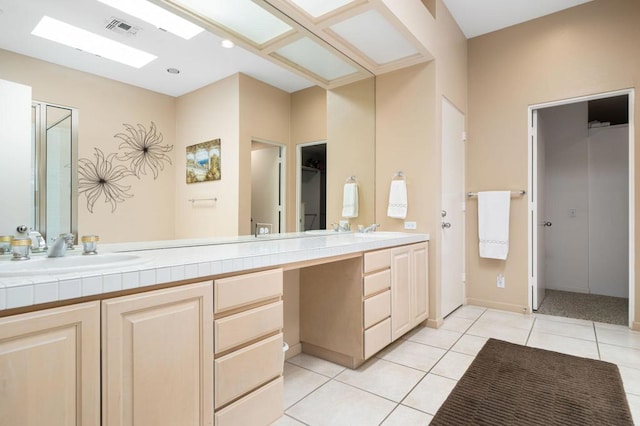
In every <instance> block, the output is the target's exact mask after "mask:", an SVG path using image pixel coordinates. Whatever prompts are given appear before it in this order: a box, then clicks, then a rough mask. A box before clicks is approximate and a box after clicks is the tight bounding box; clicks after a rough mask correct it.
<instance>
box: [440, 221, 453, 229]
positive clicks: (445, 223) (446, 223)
mask: <svg viewBox="0 0 640 426" xmlns="http://www.w3.org/2000/svg"><path fill="white" fill-rule="evenodd" d="M444 228H451V224H450V223H449V222H442V229H444Z"/></svg>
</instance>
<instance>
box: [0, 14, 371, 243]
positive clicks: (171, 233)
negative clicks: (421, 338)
mask: <svg viewBox="0 0 640 426" xmlns="http://www.w3.org/2000/svg"><path fill="white" fill-rule="evenodd" d="M45 3H46V4H48V2H45ZM89 3H90V4H93V3H91V2H89ZM63 9H64V8H63ZM64 10H66V9H64ZM146 34H148V35H149V36H150V37H151V36H152V35H153V34H155V33H153V32H152V31H148V32H147V33H146ZM162 36H163V37H166V35H165V34H164V33H162ZM196 41H197V40H196ZM152 43H159V42H157V41H154V42H152ZM185 43H189V46H197V44H194V43H195V42H193V41H190V42H185ZM197 49H198V48H195V47H194V49H193V52H194V54H196V53H198V52H201V53H202V55H201V56H206V55H204V52H208V50H206V49H204V48H200V49H201V50H197ZM51 52H52V55H56V54H57V53H58V52H63V51H62V50H60V51H58V50H56V49H52V50H51ZM76 53H77V52H76V51H73V52H67V54H68V55H69V56H68V58H69V61H68V64H69V65H71V64H73V63H74V62H73V61H72V60H71V59H73V58H74V56H71V55H75V54H76ZM65 57H66V56H64V55H62V53H61V58H60V59H59V61H54V60H53V58H51V59H50V60H47V61H43V60H41V59H37V58H34V57H29V56H25V55H23V54H20V53H14V52H10V51H8V50H2V49H0V63H2V64H3V66H2V67H0V78H2V79H6V80H10V81H11V82H18V83H20V84H23V85H25V86H28V87H27V88H28V89H29V93H28V98H29V102H28V103H27V105H26V107H24V111H25V115H26V119H25V120H24V121H25V124H24V125H22V127H24V128H25V132H24V133H25V135H22V136H21V138H20V139H24V140H25V141H26V143H25V144H24V145H25V146H26V147H29V146H30V144H29V137H30V135H29V130H30V128H29V119H30V117H29V111H30V110H29V106H30V105H31V99H32V98H33V97H35V98H37V99H39V100H43V101H51V102H55V103H57V104H63V105H73V106H74V107H77V108H79V109H81V110H82V111H83V120H82V126H83V127H82V129H80V139H79V140H78V141H77V143H78V146H77V149H78V150H79V157H82V158H93V155H94V152H95V150H96V149H100V150H102V151H103V152H104V153H112V152H113V151H114V150H115V149H116V148H115V146H117V141H115V140H114V134H117V133H118V132H121V131H122V125H123V123H144V124H145V125H147V126H148V123H150V122H154V123H155V124H156V126H157V128H158V129H159V130H160V131H161V132H162V134H163V136H164V142H163V143H165V144H169V145H175V149H174V150H173V151H172V152H171V153H170V154H168V155H170V157H171V164H168V165H167V167H165V171H164V172H163V173H161V174H160V175H159V176H158V177H157V179H155V177H154V178H152V177H151V176H147V179H133V178H132V179H130V180H129V181H127V182H126V185H127V186H129V185H130V186H131V191H130V193H131V194H132V197H128V198H127V200H126V203H122V204H121V205H120V206H119V207H118V210H117V211H114V210H113V208H112V206H111V205H110V204H108V203H96V209H95V210H94V211H90V210H89V209H87V208H86V206H85V203H84V202H83V203H81V205H79V206H77V207H78V209H77V214H78V216H77V219H76V216H75V215H76V206H75V204H74V203H77V200H78V198H77V195H76V193H77V188H74V187H73V186H72V187H71V189H70V193H69V192H67V195H63V194H64V192H62V189H63V188H57V189H54V188H48V187H46V185H44V184H43V182H42V181H39V182H38V183H36V182H35V181H34V182H33V183H32V188H31V189H32V191H31V194H30V195H29V198H30V199H31V200H33V201H30V200H25V202H24V203H20V205H21V206H22V205H23V204H28V206H25V207H24V208H23V207H21V208H16V210H17V211H19V212H23V213H24V218H23V217H22V216H20V215H17V214H16V215H12V216H7V215H5V214H2V215H1V217H0V227H3V229H4V230H3V233H7V234H11V233H13V232H15V228H16V226H17V225H21V224H25V225H29V226H30V227H33V228H35V229H37V230H38V231H41V232H42V233H45V234H46V236H47V241H51V239H52V238H55V237H57V236H58V234H59V233H61V232H69V231H70V232H72V233H75V234H77V233H78V232H80V233H89V234H97V235H100V236H101V241H104V242H108V243H112V242H113V243H115V242H131V241H151V240H169V239H173V238H176V239H185V238H201V237H216V238H217V237H226V236H232V235H237V234H252V233H253V231H254V229H251V227H250V215H251V204H252V201H251V183H250V181H251V179H250V174H251V160H250V151H251V148H250V144H251V141H252V138H253V140H256V138H257V139H259V140H272V141H277V142H278V143H281V144H282V145H285V146H286V148H287V150H288V152H289V153H291V155H289V156H288V157H289V158H288V159H287V160H286V161H287V163H288V165H287V171H286V175H285V176H284V181H285V182H284V184H283V185H284V186H285V189H284V190H283V191H282V194H284V195H283V200H284V204H285V205H286V209H285V211H284V212H283V213H282V217H281V219H280V223H281V228H280V229H281V230H282V232H293V231H296V230H298V229H299V228H298V224H299V222H298V220H297V218H298V217H299V215H298V212H297V209H298V208H299V204H300V203H299V200H296V194H297V191H298V187H297V179H296V174H297V173H298V169H299V168H298V167H296V158H295V155H293V153H294V152H296V148H297V146H300V145H302V144H307V143H309V142H313V141H326V146H327V148H326V156H327V160H326V161H327V163H328V164H330V168H328V169H327V173H326V181H327V185H326V217H325V225H324V226H322V227H323V228H326V227H327V224H330V223H332V222H337V221H338V220H339V219H340V217H341V215H340V213H341V205H342V192H343V184H344V180H345V178H346V177H347V176H350V175H357V176H358V181H359V185H360V188H359V190H360V215H359V218H358V222H357V223H362V224H369V223H372V222H374V221H373V218H372V217H373V214H374V208H373V207H374V205H373V201H374V193H375V191H374V173H373V170H374V155H373V153H374V152H375V147H374V137H375V121H374V120H375V111H374V101H375V96H374V93H375V86H374V84H373V80H374V79H373V78H372V77H371V78H369V79H368V80H365V81H358V82H355V83H350V84H347V85H344V86H340V87H334V88H330V89H329V90H326V89H324V88H322V87H319V86H314V87H307V88H306V89H301V90H297V91H293V92H290V91H288V89H278V88H276V87H274V86H272V85H268V83H266V84H265V83H264V82H263V81H261V80H259V79H258V77H255V78H254V77H250V76H249V75H247V74H232V75H231V76H229V77H227V78H225V79H222V80H219V81H216V82H213V83H210V84H208V85H205V86H203V87H200V88H195V89H193V90H192V91H191V92H188V93H183V94H178V95H171V94H166V93H165V94H163V93H164V92H163V93H160V92H158V91H153V90H154V89H150V90H146V89H143V88H140V87H134V86H135V85H126V84H122V83H120V82H118V81H115V80H109V79H107V78H103V77H99V76H95V75H91V74H89V73H87V72H83V71H78V70H75V69H72V68H67V67H64V64H61V65H57V63H60V62H63V61H64V58H65ZM93 60H95V58H93V57H91V58H89V57H88V58H87V61H88V62H89V61H93ZM143 71H146V72H149V73H151V72H153V71H154V70H153V69H152V67H151V68H149V69H148V70H143ZM143 71H136V72H143ZM162 71H163V72H164V71H165V70H162ZM183 75H185V76H186V75H187V73H186V72H183V73H181V74H180V75H179V76H173V77H172V78H176V79H177V78H182V76H183ZM189 78H190V77H189ZM69 81H73V82H74V84H73V85H70V84H69ZM176 81H177V80H176ZM171 84H173V83H171ZM176 85H179V84H178V83H176ZM31 90H33V96H32V92H31ZM167 90H168V89H167ZM25 96H27V95H25ZM123 99H126V102H123ZM16 105H17V103H16V102H14V105H13V108H16ZM54 108H61V109H66V110H69V109H70V108H67V107H59V106H57V105H51V108H44V110H42V112H41V114H42V115H46V113H51V114H54V111H57V110H56V109H54ZM21 109H22V108H21ZM71 110H73V109H72V108H71ZM58 112H61V114H62V115H57V116H56V117H55V118H51V119H46V118H45V121H44V124H42V125H38V129H40V128H42V127H43V128H44V129H45V130H44V131H43V133H44V135H43V136H41V137H42V138H46V137H47V131H46V129H47V127H51V125H52V124H54V123H55V121H58V120H60V119H62V118H63V117H64V116H65V112H64V111H58ZM67 114H68V113H67ZM35 115H36V114H35V113H34V116H35ZM52 117H53V115H52ZM273 117H275V118H273ZM3 118H5V119H6V118H7V117H6V116H5V117H3ZM70 120H71V135H72V140H73V141H75V139H73V138H74V135H75V130H74V129H75V128H77V120H76V119H75V118H74V116H73V115H72V116H71V118H70ZM13 121H15V120H13ZM47 121H48V122H49V123H48V124H49V126H47ZM67 123H68V120H62V121H61V122H60V123H59V124H61V126H54V127H52V128H51V130H52V131H53V132H62V130H61V129H64V126H66V125H67ZM33 126H34V131H35V124H33ZM54 129H55V130H54ZM218 137H221V138H222V140H223V150H224V153H223V155H222V158H223V160H222V163H223V165H222V167H223V169H224V171H223V178H222V179H221V180H220V181H215V182H205V183H197V184H194V185H187V184H186V183H185V178H184V176H185V169H184V167H185V158H184V155H185V154H184V152H185V147H186V146H190V145H193V144H196V143H199V142H202V141H206V140H210V139H212V138H218ZM114 144H116V145H114ZM47 145H49V143H47ZM43 146H44V145H43ZM72 146H73V145H72ZM0 148H1V147H0ZM47 149H48V148H47ZM47 149H45V151H44V153H46V156H48V155H49V154H50V152H49V151H47ZM12 150H13V151H16V152H17V150H16V148H13V147H12ZM25 150H26V148H25ZM39 150H40V151H41V152H42V149H39ZM67 155H68V153H66V154H65V156H67ZM46 156H45V155H41V158H42V159H43V161H42V162H40V163H39V166H40V165H41V166H42V167H38V168H37V172H38V173H39V174H38V176H39V177H44V176H47V174H49V175H50V176H53V174H52V173H53V170H54V169H52V167H53V166H52V165H49V164H47V162H48V161H44V159H45V158H46ZM72 156H73V161H68V162H67V163H62V168H59V170H58V172H62V173H64V172H65V171H70V172H71V175H72V176H74V177H76V176H77V171H76V166H77V157H78V156H76V155H75V154H73V152H72ZM2 157H4V158H0V159H2V160H5V159H7V158H9V157H5V156H4V154H3V156H2ZM17 157H18V159H19V160H21V164H18V161H12V162H11V163H12V164H10V166H9V167H6V168H5V169H6V170H13V167H15V168H24V169H26V170H27V171H29V170H31V167H33V166H32V165H30V164H29V163H30V161H29V159H30V158H31V155H30V154H29V153H27V154H26V155H19V156H17ZM10 158H13V157H10ZM50 161H54V160H53V159H51V160H50ZM3 164H5V162H4V161H3ZM64 164H70V165H71V166H70V167H71V168H70V169H65V168H64ZM45 165H46V167H45ZM13 173H15V172H13ZM26 174H27V173H25V175H26ZM28 180H29V177H25V178H24V179H23V182H28ZM49 181H51V183H55V182H56V179H55V178H53V177H51V178H50V179H49ZM74 182H75V181H74ZM68 185H69V184H67V187H66V190H67V191H68V190H69V186H68ZM15 186H16V185H15V184H14V183H10V182H4V185H1V184H0V190H1V191H0V192H2V193H3V194H10V195H11V196H12V197H13V199H16V197H15V192H20V193H22V194H26V193H28V192H29V191H28V188H25V189H22V188H19V191H18V190H17V189H15V188H14V187H15ZM7 187H8V188H7ZM36 191H37V197H36ZM47 193H49V194H51V196H49V195H46V194H47ZM53 194H57V195H56V198H54V196H53ZM81 195H82V194H81ZM58 196H59V198H57V197H58ZM64 197H66V201H67V203H66V204H65V206H67V207H63V206H62V203H61V199H62V198H64ZM83 197H84V196H83ZM213 197H216V198H217V199H218V200H219V201H218V202H217V203H215V204H213V205H211V203H210V204H206V205H197V204H196V205H195V206H194V205H193V204H192V203H189V202H188V201H187V200H189V199H193V198H206V199H210V198H213ZM36 198H37V206H36V201H35V200H36ZM82 199H84V198H82ZM101 200H102V198H101ZM17 204H18V203H17V202H16V205H17ZM54 206H55V207H54ZM34 207H37V208H38V213H36V212H35V210H34V211H31V209H33V208H34ZM98 207H100V208H98ZM65 211H66V212H67V213H68V214H67V215H66V216H64V217H58V218H56V219H55V225H54V216H55V215H57V214H59V213H61V212H65ZM69 215H70V217H68V216H69ZM14 216H17V217H14ZM285 216H286V218H285ZM30 217H31V220H29V218H30ZM265 221H266V220H265ZM268 222H269V223H271V222H273V223H274V224H275V222H276V221H275V220H273V221H271V220H270V221H268ZM316 223H318V221H316ZM355 224H356V223H355V222H354V225H355ZM125 225H126V226H125ZM313 226H314V227H315V226H316V225H315V224H314V225H313ZM319 227H320V226H319ZM273 229H274V231H275V229H276V227H275V225H274V228H273Z"/></svg>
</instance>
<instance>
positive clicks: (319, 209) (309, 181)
mask: <svg viewBox="0 0 640 426" xmlns="http://www.w3.org/2000/svg"><path fill="white" fill-rule="evenodd" d="M297 162H298V184H297V188H298V194H297V199H298V204H297V205H298V221H297V222H298V231H299V232H303V231H309V230H313V229H327V143H326V141H321V142H311V143H308V144H301V145H298V161H297Z"/></svg>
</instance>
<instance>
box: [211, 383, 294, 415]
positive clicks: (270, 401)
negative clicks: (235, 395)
mask: <svg viewBox="0 0 640 426" xmlns="http://www.w3.org/2000/svg"><path fill="white" fill-rule="evenodd" d="M283 400H284V379H283V378H282V377H279V378H277V379H276V380H274V381H272V382H270V383H267V384H266V385H264V386H263V387H261V388H260V389H258V390H256V391H255V392H251V393H250V394H249V395H247V396H245V397H244V398H241V399H239V400H237V401H236V402H234V403H233V404H231V405H229V406H228V407H225V408H223V409H222V410H220V411H216V414H215V421H216V426H238V425H247V426H250V425H266V424H271V423H273V422H275V421H276V420H278V419H279V418H280V417H282V414H283V412H284V408H283V407H282V405H283V404H282V401H283Z"/></svg>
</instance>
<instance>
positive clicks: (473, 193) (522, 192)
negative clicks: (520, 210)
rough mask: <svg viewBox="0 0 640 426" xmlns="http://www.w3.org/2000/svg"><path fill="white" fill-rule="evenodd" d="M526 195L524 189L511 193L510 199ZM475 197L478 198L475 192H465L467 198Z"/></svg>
mask: <svg viewBox="0 0 640 426" xmlns="http://www.w3.org/2000/svg"><path fill="white" fill-rule="evenodd" d="M526 193H527V191H525V190H524V189H521V190H520V191H511V196H512V197H522V196H523V195H525V194H526ZM477 196H478V193H477V192H467V197H469V198H471V197H477Z"/></svg>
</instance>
